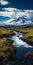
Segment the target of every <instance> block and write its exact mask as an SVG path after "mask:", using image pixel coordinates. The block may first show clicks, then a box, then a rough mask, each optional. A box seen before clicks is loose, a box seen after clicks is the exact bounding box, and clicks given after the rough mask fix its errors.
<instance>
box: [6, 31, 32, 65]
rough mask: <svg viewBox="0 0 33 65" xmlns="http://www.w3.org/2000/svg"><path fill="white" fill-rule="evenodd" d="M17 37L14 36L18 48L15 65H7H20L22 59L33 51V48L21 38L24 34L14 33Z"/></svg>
mask: <svg viewBox="0 0 33 65" xmlns="http://www.w3.org/2000/svg"><path fill="white" fill-rule="evenodd" d="M14 33H15V35H14V36H12V40H13V41H14V43H13V45H14V46H15V47H16V53H15V56H14V64H11V63H10V64H7V65H20V63H21V61H22V57H23V56H24V55H25V54H26V53H27V52H30V51H33V47H32V46H30V45H28V44H27V43H26V42H24V41H23V40H21V37H22V36H23V35H24V34H23V33H19V32H16V31H14Z"/></svg>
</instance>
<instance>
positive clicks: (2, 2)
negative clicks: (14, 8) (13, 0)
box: [0, 0, 9, 5]
mask: <svg viewBox="0 0 33 65" xmlns="http://www.w3.org/2000/svg"><path fill="white" fill-rule="evenodd" d="M8 3H9V2H8V1H7V0H0V4H1V5H7V4H8Z"/></svg>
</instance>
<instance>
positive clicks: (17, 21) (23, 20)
mask: <svg viewBox="0 0 33 65" xmlns="http://www.w3.org/2000/svg"><path fill="white" fill-rule="evenodd" d="M6 25H7V26H10V25H11V26H21V25H22V26H27V25H33V22H31V21H28V20H27V19H26V18H25V17H24V16H21V17H19V18H17V19H15V20H14V19H10V20H8V21H6V22H2V23H1V22H0V26H6Z"/></svg>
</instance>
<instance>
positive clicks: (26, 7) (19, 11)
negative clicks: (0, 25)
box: [0, 0, 33, 22]
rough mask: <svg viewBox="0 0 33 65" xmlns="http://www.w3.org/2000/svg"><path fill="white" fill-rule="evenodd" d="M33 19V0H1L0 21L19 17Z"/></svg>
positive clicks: (28, 20)
mask: <svg viewBox="0 0 33 65" xmlns="http://www.w3.org/2000/svg"><path fill="white" fill-rule="evenodd" d="M22 16H23V17H24V18H26V22H32V21H33V0H0V22H9V21H13V20H15V19H18V18H19V17H22Z"/></svg>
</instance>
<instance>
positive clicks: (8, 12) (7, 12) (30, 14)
mask: <svg viewBox="0 0 33 65" xmlns="http://www.w3.org/2000/svg"><path fill="white" fill-rule="evenodd" d="M0 16H7V17H9V18H11V19H10V20H7V21H5V22H9V21H13V20H15V19H18V18H19V17H24V20H25V23H31V22H32V21H33V10H19V9H17V8H2V11H1V12H0ZM22 21H23V18H22ZM19 22H21V21H19Z"/></svg>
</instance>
